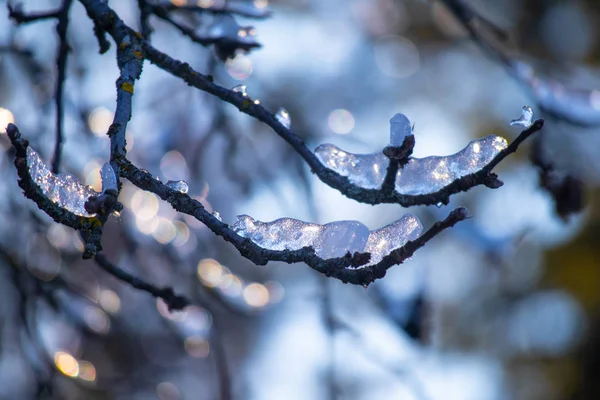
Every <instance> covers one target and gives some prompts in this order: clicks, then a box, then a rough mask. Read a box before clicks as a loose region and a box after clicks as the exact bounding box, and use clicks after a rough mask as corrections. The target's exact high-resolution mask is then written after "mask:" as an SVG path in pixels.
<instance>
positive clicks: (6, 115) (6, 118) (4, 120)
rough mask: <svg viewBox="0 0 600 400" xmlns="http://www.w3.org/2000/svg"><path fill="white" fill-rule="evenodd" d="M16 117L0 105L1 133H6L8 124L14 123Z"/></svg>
mask: <svg viewBox="0 0 600 400" xmlns="http://www.w3.org/2000/svg"><path fill="white" fill-rule="evenodd" d="M14 122H15V117H14V115H13V113H12V112H10V110H8V109H6V108H2V107H0V133H4V130H5V128H6V126H7V125H8V124H13V123H14Z"/></svg>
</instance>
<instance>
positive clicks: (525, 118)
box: [510, 106, 533, 129]
mask: <svg viewBox="0 0 600 400" xmlns="http://www.w3.org/2000/svg"><path fill="white" fill-rule="evenodd" d="M510 124H511V125H513V126H514V125H520V126H522V127H523V128H525V129H527V128H529V127H530V126H531V125H533V110H532V109H531V107H529V106H523V108H522V109H521V116H520V117H519V118H518V119H513V120H512V121H510Z"/></svg>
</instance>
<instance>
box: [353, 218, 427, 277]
mask: <svg viewBox="0 0 600 400" xmlns="http://www.w3.org/2000/svg"><path fill="white" fill-rule="evenodd" d="M422 232H423V225H422V224H421V221H419V218H417V217H415V216H414V215H412V214H404V215H403V216H402V218H400V219H399V220H398V221H396V222H393V223H391V224H389V225H387V226H384V227H383V228H381V229H377V230H374V231H371V233H370V235H369V240H368V241H367V245H366V246H365V250H364V252H365V253H371V260H370V261H369V264H367V265H372V264H377V263H378V262H379V261H381V259H382V258H383V257H385V256H386V255H388V254H390V252H391V251H392V250H394V249H397V248H400V247H402V246H404V245H405V244H406V242H408V241H409V240H415V239H416V238H418V237H419V236H420V235H421V233H422Z"/></svg>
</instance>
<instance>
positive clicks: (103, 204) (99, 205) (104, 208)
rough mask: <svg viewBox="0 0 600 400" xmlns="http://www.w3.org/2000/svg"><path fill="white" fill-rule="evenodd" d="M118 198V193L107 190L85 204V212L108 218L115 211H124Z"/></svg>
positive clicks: (91, 197)
mask: <svg viewBox="0 0 600 400" xmlns="http://www.w3.org/2000/svg"><path fill="white" fill-rule="evenodd" d="M117 196H118V193H117V191H116V190H113V189H109V190H106V191H105V192H103V193H101V194H100V195H99V196H90V197H89V199H88V200H87V201H86V202H85V204H84V207H85V211H87V212H89V213H90V214H98V215H101V216H107V215H109V214H111V213H112V212H113V211H122V210H123V205H122V204H121V203H119V201H118V200H117Z"/></svg>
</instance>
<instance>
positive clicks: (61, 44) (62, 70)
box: [52, 0, 73, 174]
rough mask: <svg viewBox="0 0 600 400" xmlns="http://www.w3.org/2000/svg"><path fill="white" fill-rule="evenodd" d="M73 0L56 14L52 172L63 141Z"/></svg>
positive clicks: (64, 4)
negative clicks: (54, 125) (69, 30)
mask: <svg viewBox="0 0 600 400" xmlns="http://www.w3.org/2000/svg"><path fill="white" fill-rule="evenodd" d="M71 4H73V0H63V3H62V6H61V8H60V12H59V15H58V24H57V25H56V32H57V33H58V55H57V57H56V68H57V71H58V73H57V77H56V90H55V92H54V104H55V107H56V144H55V147H54V159H53V161H52V172H54V173H55V174H56V173H58V170H59V168H60V159H61V154H62V142H63V119H64V114H65V112H64V101H63V92H64V86H65V79H66V78H67V56H68V55H69V43H68V42H67V28H68V26H69V10H70V9H71Z"/></svg>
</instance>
